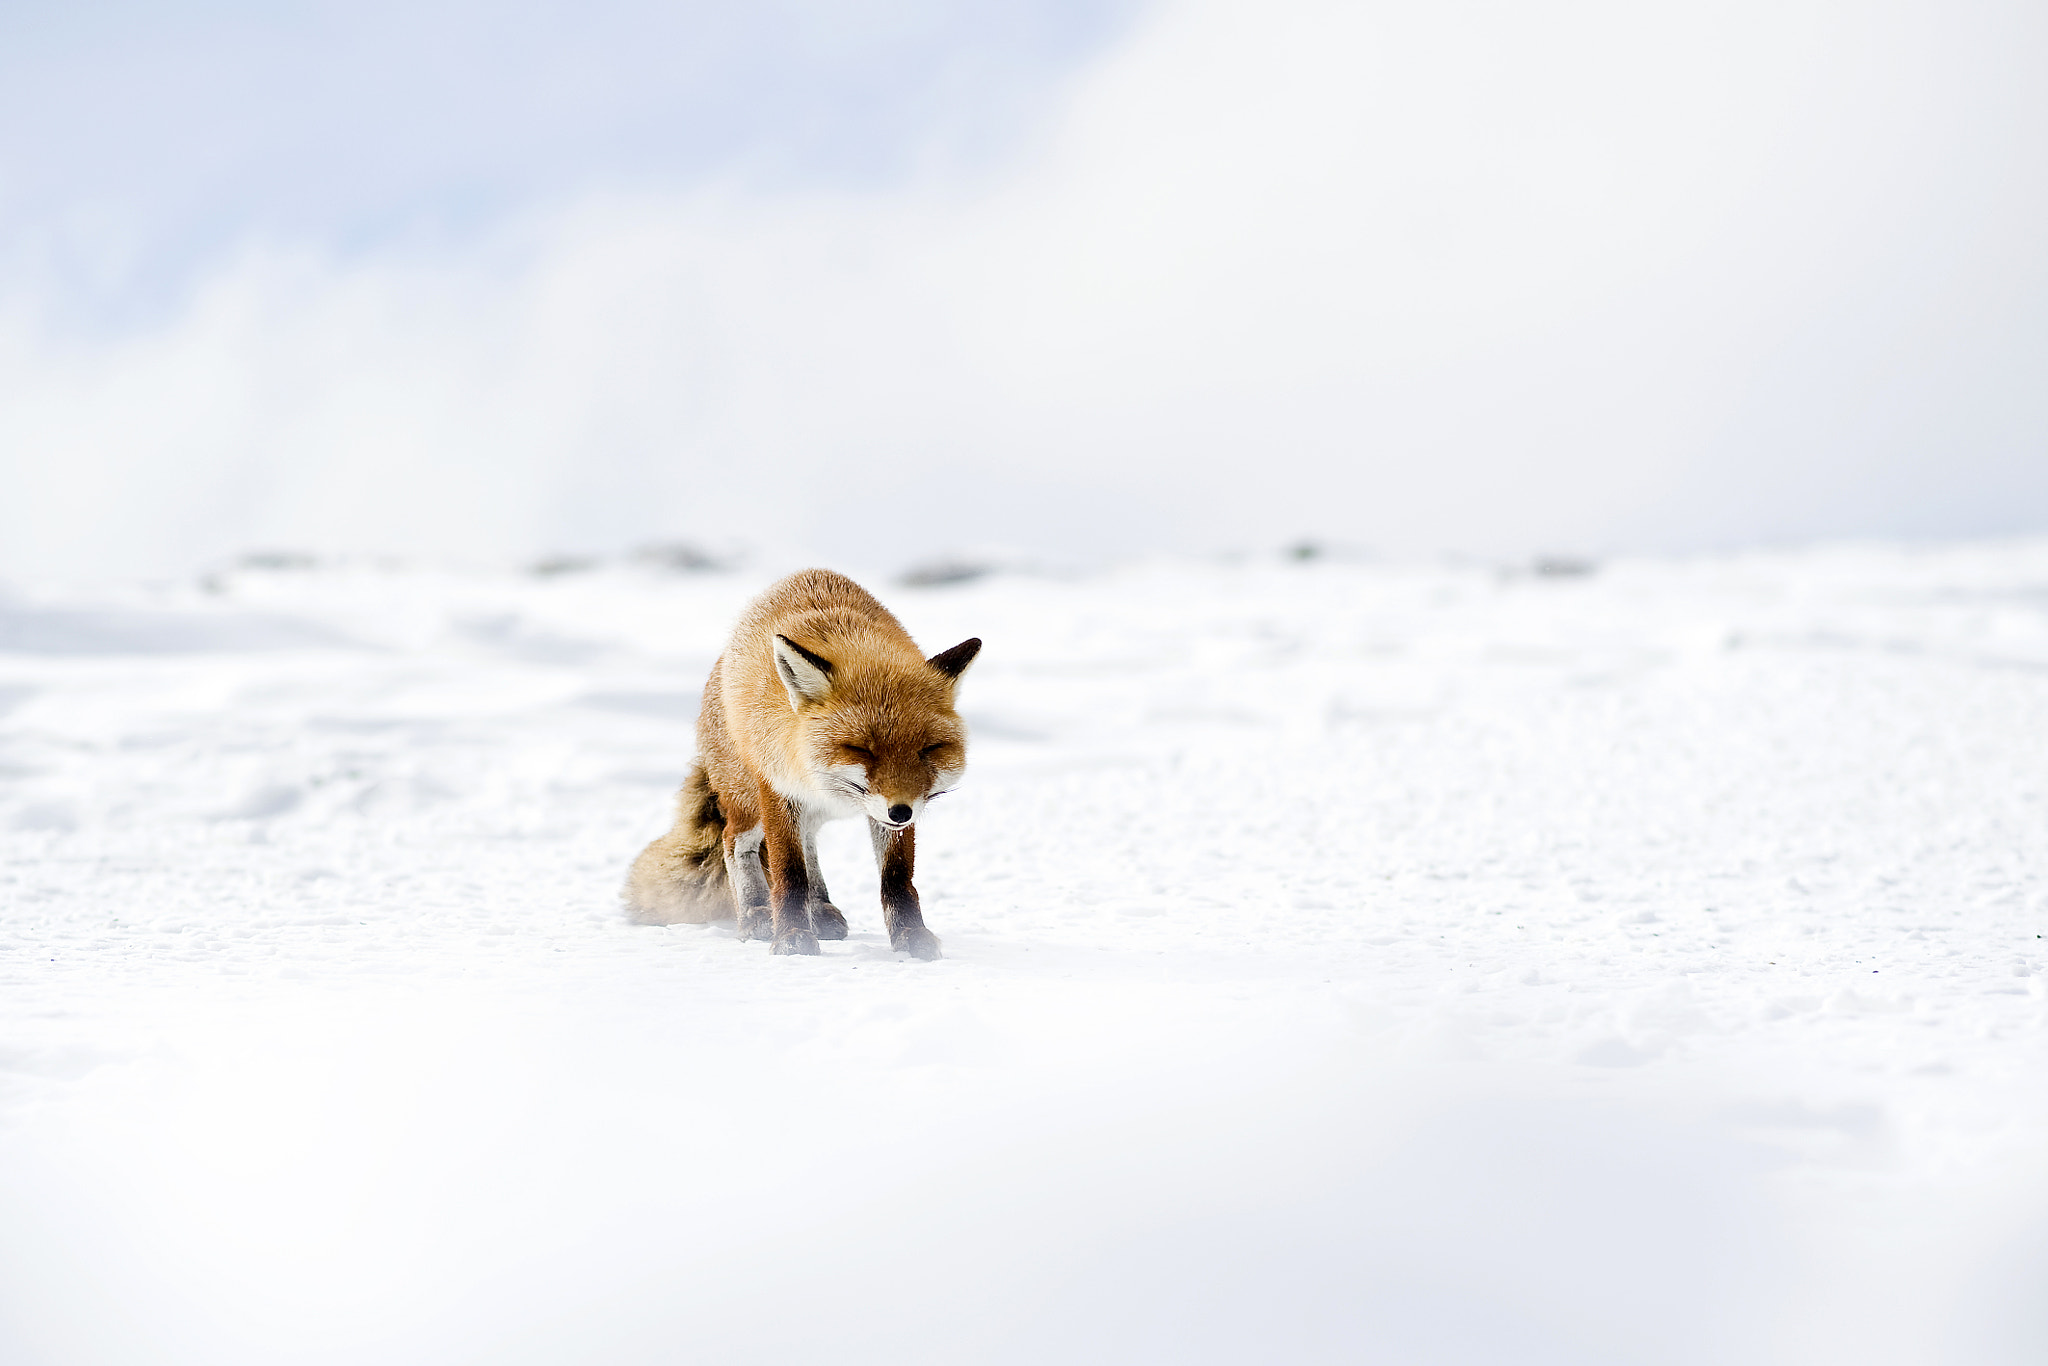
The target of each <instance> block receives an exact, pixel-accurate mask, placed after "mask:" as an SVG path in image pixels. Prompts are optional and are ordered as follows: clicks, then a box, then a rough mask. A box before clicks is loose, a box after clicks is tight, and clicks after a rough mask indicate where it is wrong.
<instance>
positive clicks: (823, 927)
mask: <svg viewBox="0 0 2048 1366" xmlns="http://www.w3.org/2000/svg"><path fill="white" fill-rule="evenodd" d="M821 823H822V822H819V821H814V820H805V821H803V822H801V823H800V825H799V827H798V828H799V829H800V830H802V832H803V841H804V877H805V878H806V879H807V880H808V882H809V884H810V886H809V889H808V891H807V892H806V894H805V896H806V904H807V905H808V906H809V907H810V911H811V929H812V930H813V931H815V932H816V934H817V936H818V938H820V939H844V938H846V916H845V915H844V914H843V913H842V912H841V911H840V909H839V908H838V907H837V906H834V905H833V904H832V894H831V893H830V892H828V891H826V890H825V874H824V873H823V871H821V870H820V869H819V867H818V826H819V825H820V824H821Z"/></svg>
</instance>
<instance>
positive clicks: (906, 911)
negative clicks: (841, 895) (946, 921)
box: [868, 820, 939, 962]
mask: <svg viewBox="0 0 2048 1366" xmlns="http://www.w3.org/2000/svg"><path fill="white" fill-rule="evenodd" d="M868 838H869V839H870V840H872V841H873V842H874V846H875V867H876V868H878V869H880V870H881V874H882V923H883V924H884V925H886V926H888V927H889V947H890V948H892V949H901V950H902V951H903V952H905V953H908V954H909V955H910V956H911V957H913V958H922V959H924V960H926V961H927V962H929V961H930V960H932V959H934V958H937V957H938V956H939V937H938V936H937V935H935V934H933V933H932V932H931V931H930V930H928V929H926V928H925V927H924V910H923V908H922V907H921V906H919V905H918V902H917V888H916V887H915V886H913V885H912V884H911V881H910V875H911V871H912V869H913V867H914V866H915V864H916V862H917V827H916V826H911V825H906V826H904V827H903V828H902V829H900V830H891V829H889V828H888V827H887V826H885V825H880V824H878V823H876V822H875V821H873V820H870V821H869V822H868Z"/></svg>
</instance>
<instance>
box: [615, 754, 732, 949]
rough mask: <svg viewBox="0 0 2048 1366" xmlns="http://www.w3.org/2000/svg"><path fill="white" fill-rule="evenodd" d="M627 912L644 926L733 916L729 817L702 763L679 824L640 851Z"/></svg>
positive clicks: (693, 768) (686, 782)
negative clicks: (727, 840)
mask: <svg viewBox="0 0 2048 1366" xmlns="http://www.w3.org/2000/svg"><path fill="white" fill-rule="evenodd" d="M623 895H624V897H625V902H626V914H627V915H628V916H630V917H632V919H633V921H634V922H635V923H637V924H641V925H701V924H703V923H704V922H705V921H707V920H729V919H731V918H732V914H733V909H732V889H731V886H730V884H729V883H728V882H727V880H726V876H725V815H724V813H723V812H721V811H720V810H719V809H718V797H717V795H716V794H715V793H713V792H712V790H711V780H710V779H709V778H707V777H706V776H705V774H704V765H703V764H702V763H692V764H691V765H690V774H689V776H688V777H686V778H684V779H683V790H682V792H681V793H679V794H678V795H677V797H676V823H675V825H674V826H672V827H671V828H670V830H669V832H668V833H667V834H666V835H663V836H662V837H661V838H660V839H658V840H656V841H655V842H654V843H652V844H650V845H648V846H647V847H646V848H645V849H643V850H641V851H640V857H639V858H636V859H634V860H633V870H632V871H631V872H630V873H628V874H626V886H625V891H624V893H623Z"/></svg>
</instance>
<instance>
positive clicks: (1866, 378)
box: [0, 0, 2048, 576]
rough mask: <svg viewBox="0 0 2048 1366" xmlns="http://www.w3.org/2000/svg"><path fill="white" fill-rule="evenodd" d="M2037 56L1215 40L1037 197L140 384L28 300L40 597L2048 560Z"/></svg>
mask: <svg viewBox="0 0 2048 1366" xmlns="http://www.w3.org/2000/svg"><path fill="white" fill-rule="evenodd" d="M2043 40H2044V33H2043V25H2042V22H2041V21H2040V20H2039V19H2038V18H2037V17H2035V16H2034V15H2032V14H2031V13H2030V12H2028V11H2026V10H2024V9H2023V7H2020V6H2017V5H2012V4H2002V3H1996V2H1995V0H1987V2H1985V3H1979V4H1975V5H1968V6H1964V7H1962V8H1960V9H1958V8H1955V7H1947V8H1939V9H1938V8H1937V7H1935V6H1933V5H1932V4H1931V3H1916V4H1909V5H1903V6H1895V7H1891V8H1889V9H1887V10H1885V11H1883V12H1870V11H1868V10H1867V9H1865V8H1863V7H1853V6H1848V5H1844V4H1839V3H1832V0H1830V2H1826V3H1822V2H1817V0H1809V2H1808V3H1803V4H1793V5H1789V6H1787V5H1769V6H1766V5H1763V4H1736V5H1732V6H1719V7H1714V8H1712V9H1711V11H1699V10H1689V9H1683V8H1679V7H1670V8H1658V9H1656V10H1653V11H1644V10H1642V9H1641V8H1640V7H1632V6H1624V5H1618V4H1603V3H1595V2H1593V0H1580V2H1579V3H1574V4H1570V5H1565V6H1557V7H1546V8H1545V9H1543V10H1541V11H1533V10H1530V9H1528V8H1527V7H1523V6H1514V5H1508V4H1504V3H1500V4H1494V3H1472V4H1460V5H1451V6H1432V7H1427V8H1425V9H1420V10H1418V9H1415V8H1414V7H1405V6H1391V5H1363V6H1361V5H1348V4H1334V3H1318V2H1317V0H1293V2H1292V3H1287V4H1280V5H1265V6H1246V5H1241V4H1224V3H1204V2H1203V0H1187V2H1186V3H1181V4H1173V5H1165V6H1162V7H1160V8H1158V9H1157V10H1155V11H1153V12H1151V13H1150V14H1149V15H1148V16H1147V18H1146V20H1145V22H1143V23H1142V24H1140V25H1138V26H1137V27H1136V28H1135V29H1134V30H1133V32H1132V33H1131V34H1130V36H1129V37H1128V38H1127V39H1126V40H1125V41H1124V42H1122V43H1121V44H1119V45H1116V46H1114V47H1112V48H1110V49H1108V50H1106V51H1104V52H1102V53H1099V54H1098V55H1096V56H1095V57H1093V58H1091V59H1089V60H1088V61H1086V62H1085V63H1083V64H1082V65H1080V66H1079V67H1077V68H1075V69H1074V70H1073V71H1072V73H1071V74H1070V75H1069V76H1068V77H1067V78H1066V79H1067V85H1066V86H1065V89H1066V95H1065V97H1064V99H1063V101H1062V102H1061V103H1060V104H1058V105H1057V106H1056V108H1055V109H1054V111H1053V113H1052V114H1051V115H1050V116H1049V117H1048V118H1047V119H1046V121H1045V122H1044V123H1043V124H1042V125H1041V126H1040V127H1039V128H1038V129H1037V131H1036V133H1035V135H1033V136H1031V137H1027V138H1025V139H1023V140H1022V141H1014V140H1013V141H1012V142H1010V143H1008V144H1006V149H1005V150H1004V151H1003V152H1002V154H1001V155H1000V156H997V157H995V158H993V159H989V158H970V159H968V160H966V161H963V160H961V159H960V158H958V157H950V156H942V157H936V158H929V159H927V160H926V161H924V162H918V160H917V158H915V157H913V158H912V159H911V162H910V163H906V164H912V165H919V164H921V165H924V166H925V167H926V169H924V170H923V171H920V172H916V173H911V174H905V175H899V176H891V177H883V178H881V179H875V180H869V181H864V182H860V183H848V182H847V181H846V180H845V179H844V178H834V177H829V176H822V177H811V178H809V179H805V178H802V177H797V178H790V177H780V178H775V179H773V180H772V183H770V182H769V181H764V180H763V179H762V178H761V177H758V176H753V175H750V174H748V173H746V170H745V167H743V166H742V167H739V168H738V169H733V168H731V167H728V168H727V169H726V170H724V171H721V172H718V173H715V174H713V173H705V174H702V175H696V176H693V177H692V178H690V180H689V183H687V184H682V185H673V186H668V187H662V186H652V187H650V186H646V185H642V186H640V187H638V188H620V187H617V186H614V187H612V188H609V189H607V188H603V187H596V188H586V189H585V190H583V191H581V192H579V193H578V194H577V195H576V196H575V197H574V198H573V199H572V200H571V201H570V202H566V203H561V202H553V201H546V200H536V201H535V202H534V203H532V204H530V205H529V206H528V207H527V208H526V209H524V210H523V211H521V212H518V213H515V214H510V215H507V216H504V217H501V218H499V219H497V220H495V222H494V225H493V226H490V227H489V228H488V229H486V230H480V231H478V232H476V233H474V234H469V235H464V236H458V237H457V238H454V239H444V240H438V241H436V242H434V243H430V244H420V243H410V244H409V243H406V242H393V243H390V244H387V245H386V246H383V247H380V248H378V249H375V250H371V251H367V252H360V251H359V252H354V253H347V252H342V251H339V250H337V249H335V248H333V247H332V246H331V245H326V244H322V243H320V242H318V241H316V240H313V239H310V238H308V237H305V236H303V235H293V234H292V233H289V232H283V233H272V234H269V235H265V236H262V237H257V238H251V239H249V240H247V241H246V243H245V244H244V245H243V246H242V247H241V249H240V250H239V251H238V252H236V253H235V254H233V255H232V256H230V257H227V258H225V259H223V260H221V261H220V262H219V263H218V264H217V265H215V266H214V267H212V268H211V269H209V270H208V271H207V272H206V273H205V274H204V276H203V278H201V279H199V280H198V282H197V283H196V284H195V286H194V288H193V289H192V291H191V293H190V295H189V301H188V302H187V303H186V305H185V306H184V307H182V308H181V309H179V310H177V311H176V312H175V314H174V316H170V317H168V318H165V319H164V320H162V321H161V322H160V323H158V324H154V325H151V326H148V327H142V328H135V329H129V330H127V331H125V332H121V333H119V334H116V335H81V334H79V333H77V332H76V331H75V330H74V331H71V332H66V331H65V330H64V329H63V328H62V327H60V326H58V325H56V324H55V323H54V322H53V320H52V319H53V313H52V308H51V306H50V304H49V302H48V300H47V299H44V300H41V301H33V300H27V299H25V297H24V296H22V295H20V294H17V295H16V296H15V302H14V304H13V307H12V311H11V312H10V313H9V315H8V316H7V317H6V319H5V321H4V322H0V376H4V383H5V384H6V387H7V388H8V389H9V390H10V391H11V392H14V393H17V394H22V395H26V396H27V397H26V401H24V402H20V403H13V404H10V405H9V408H8V410H7V412H6V413H5V415H0V442H4V447H5V449H6V450H7V451H8V452H9V453H10V454H9V455H8V456H7V457H5V458H6V460H7V462H8V463H7V467H6V468H7V476H6V477H7V479H8V482H9V483H10V485H11V486H13V487H14V488H16V489H20V490H25V492H26V497H25V498H23V497H16V498H12V499H10V500H9V502H10V505H11V507H12V508H13V509H14V510H13V511H11V512H6V513H0V518H4V519H5V525H4V526H0V543H4V546H5V549H4V550H0V556H4V559H0V573H5V574H12V575H17V576H19V575H25V574H32V573H38V572H53V571H55V570H62V571H64V572H132V571H134V570H136V569H143V568H157V569H160V568H166V567H182V566H183V565H184V564H188V563H190V562H191V561H193V560H194V559H196V558H199V557H202V556H205V555H211V554H219V553H224V552H226V551H229V550H232V549H237V548H241V547H243V546H245V545H248V544H252V543H258V542H261V543H277V544H285V543H288V544H293V545H305V546H312V547H322V548H327V547H331V548H345V549H364V550H388V551H398V552H404V553H415V554H431V555H451V556H471V557H494V556H495V557H505V556H512V555H522V554H527V553H532V552H534V551H536V550H539V549H545V548H549V547H555V546H569V545H575V546H585V547H591V548H604V547H610V546H614V545H618V544H621V543H624V542H627V541H630V540H633V539H637V538H640V537H645V536H651V535H657V534H671V535H673V534H681V535H692V536H698V537H702V538H705V539H708V540H714V541H720V542H724V541H732V540H743V541H749V542H752V543H754V544H756V545H759V546H763V547H767V548H769V549H770V550H773V551H778V552H779V550H781V549H784V548H786V549H787V551H788V553H790V554H818V555H830V556H835V557H839V558H842V559H854V560H859V559H863V558H865V559H867V560H871V561H874V562H897V563H900V562H901V561H902V560H905V559H908V558H912V557H914V556H917V555H919V554H923V553H928V552H929V551H932V550H934V549H941V548H945V547H946V546H949V545H952V546H957V545H964V544H973V543H980V542H1008V543H1013V544H1019V545H1026V546H1035V547H1040V548H1044V549H1047V550H1050V551H1053V552H1056V553H1084V554H1085V553H1092V552H1095V551H1099V550H1102V549H1104V548H1109V549H1119V550H1121V549H1132V548H1144V547H1182V548H1212V547H1219V546H1227V545H1233V544H1237V545H1243V544H1261V543H1272V542H1274V541H1276V540H1278V539H1280V538H1283V537H1289V536H1297V535H1303V534H1310V535H1317V536H1324V537H1330V538H1335V539H1340V540H1348V541H1354V542H1363V543H1370V544H1375V545H1379V546H1382V547H1385V548H1387V549H1391V550H1397V551H1412V550H1433V549H1439V548H1457V549H1468V550H1475V551H1486V552H1502V553H1508V552H1513V553H1520V552H1522V551H1525V550H1528V549H1536V548H1545V547H1548V548H1558V547H1574V548H1577V547H1583V548H1594V549H1604V548H1608V547H1629V548H1652V549H1654V548H1689V547H1693V546H1698V545H1705V544H1717V543H1726V542H1729V541H1741V540H1750V539H1756V538H1760V537H1804V536H1822V535H1858V534H1861V535H1895V534H1938V535H1962V534H1975V533H1982V532H1992V531H2005V530H2013V529H2027V528H2039V527H2040V526H2041V525H2042V524H2043V522H2044V521H2048V462H2044V461H2042V460H2041V459H2040V457H2039V453H2040V451H2041V449H2042V446H2043V438H2044V437H2048V398H2044V397H2043V396H2042V393H2041V389H2040V386H2039V385H2038V383H2036V382H2034V377H2036V376H2038V374H2039V373H2040V370H2041V363H2042V362H2043V361H2044V360H2048V264H2044V262H2043V258H2042V257H2041V254H2040V253H2039V251H2038V249H2037V247H2036V245H2035V244H2036V243H2037V242H2038V241H2039V240H2042V236H2043V233H2044V230H2048V221H2044V219H2048V183H2044V182H2048V155H2044V153H2048V147H2044V146H2043V143H2044V142H2048V108H2044V107H2043V105H2044V104H2048V94H2044V93H2043V92H2042V91H2041V90H2040V89H2039V87H2038V82H2035V81H2033V79H2032V76H2031V73H2032V72H2033V71H2035V70H2037V69H2038V58H2040V57H2041V56H2043V55H2048V54H2044V53H2043V47H2044V41H2043ZM935 126H936V125H935Z"/></svg>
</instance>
